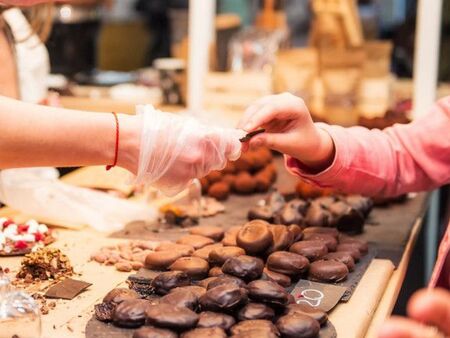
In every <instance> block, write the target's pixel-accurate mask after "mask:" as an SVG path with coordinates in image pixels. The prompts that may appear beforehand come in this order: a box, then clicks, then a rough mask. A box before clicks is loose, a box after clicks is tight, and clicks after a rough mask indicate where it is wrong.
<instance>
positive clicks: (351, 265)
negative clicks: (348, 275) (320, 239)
mask: <svg viewBox="0 0 450 338" xmlns="http://www.w3.org/2000/svg"><path fill="white" fill-rule="evenodd" d="M323 259H324V260H326V261H338V262H341V263H344V264H345V265H346V266H347V269H348V271H350V272H351V271H353V270H355V260H354V259H353V257H352V256H351V255H350V253H348V252H345V251H341V252H330V253H328V254H326V255H325V256H323Z"/></svg>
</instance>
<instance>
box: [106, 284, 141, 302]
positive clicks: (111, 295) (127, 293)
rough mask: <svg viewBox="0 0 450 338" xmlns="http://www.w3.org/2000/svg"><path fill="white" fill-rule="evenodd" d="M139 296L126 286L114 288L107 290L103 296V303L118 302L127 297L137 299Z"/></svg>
mask: <svg viewBox="0 0 450 338" xmlns="http://www.w3.org/2000/svg"><path fill="white" fill-rule="evenodd" d="M137 298H140V296H139V294H138V293H137V292H136V291H134V290H130V289H126V288H115V289H112V290H111V291H109V292H108V293H107V294H106V296H105V297H103V302H104V303H114V304H116V305H117V304H120V303H122V302H123V301H124V300H128V299H137Z"/></svg>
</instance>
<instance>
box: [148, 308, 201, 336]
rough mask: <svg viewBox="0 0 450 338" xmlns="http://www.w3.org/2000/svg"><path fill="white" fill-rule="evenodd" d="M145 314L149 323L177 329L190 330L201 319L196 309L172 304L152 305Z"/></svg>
mask: <svg viewBox="0 0 450 338" xmlns="http://www.w3.org/2000/svg"><path fill="white" fill-rule="evenodd" d="M145 314H146V317H147V323H149V324H151V325H155V326H157V327H162V328H168V329H172V330H175V331H182V330H189V329H191V328H193V327H195V326H196V325H197V322H198V319H199V316H198V314H196V313H195V312H194V311H192V310H189V309H188V308H186V307H178V306H175V305H170V304H158V305H150V306H149V307H148V308H147V311H146V312H145Z"/></svg>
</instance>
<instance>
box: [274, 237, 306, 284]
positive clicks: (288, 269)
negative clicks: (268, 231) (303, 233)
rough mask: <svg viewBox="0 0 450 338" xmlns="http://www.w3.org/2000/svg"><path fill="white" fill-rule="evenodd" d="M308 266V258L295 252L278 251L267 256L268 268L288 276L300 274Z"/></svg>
mask: <svg viewBox="0 0 450 338" xmlns="http://www.w3.org/2000/svg"><path fill="white" fill-rule="evenodd" d="M299 243H301V242H299ZM308 267H309V261H308V259H307V258H306V257H304V256H301V255H299V254H296V253H293V252H287V251H277V252H274V253H273V254H271V255H270V256H269V257H268V258H267V268H269V269H270V270H271V271H274V272H278V273H281V274H284V275H288V276H298V275H300V274H302V273H303V272H305V271H306V270H307V269H308Z"/></svg>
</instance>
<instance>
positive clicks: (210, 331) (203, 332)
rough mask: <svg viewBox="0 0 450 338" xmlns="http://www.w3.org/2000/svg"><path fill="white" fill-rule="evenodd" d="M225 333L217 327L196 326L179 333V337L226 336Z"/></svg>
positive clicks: (222, 337)
mask: <svg viewBox="0 0 450 338" xmlns="http://www.w3.org/2000/svg"><path fill="white" fill-rule="evenodd" d="M226 337H227V334H226V333H225V331H224V330H222V329H221V328H219V327H209V328H206V327H205V328H197V329H193V330H190V331H186V332H184V333H183V334H181V338H226Z"/></svg>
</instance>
